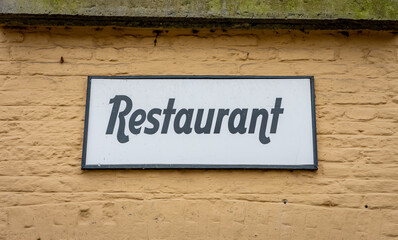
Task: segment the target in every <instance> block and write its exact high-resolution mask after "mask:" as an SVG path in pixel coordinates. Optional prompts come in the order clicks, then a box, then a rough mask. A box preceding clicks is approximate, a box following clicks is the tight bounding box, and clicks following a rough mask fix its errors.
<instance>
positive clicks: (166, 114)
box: [162, 98, 176, 134]
mask: <svg viewBox="0 0 398 240" xmlns="http://www.w3.org/2000/svg"><path fill="white" fill-rule="evenodd" d="M174 101H175V99H174V98H169V102H168V103H167V108H166V109H163V114H164V122H163V127H162V133H163V134H165V133H167V131H168V130H169V124H170V118H171V115H173V114H175V113H176V110H175V109H174V108H173V106H174Z"/></svg>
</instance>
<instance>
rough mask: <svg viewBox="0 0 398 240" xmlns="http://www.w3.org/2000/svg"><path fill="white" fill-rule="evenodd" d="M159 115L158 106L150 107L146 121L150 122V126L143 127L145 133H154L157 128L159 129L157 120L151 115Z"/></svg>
mask: <svg viewBox="0 0 398 240" xmlns="http://www.w3.org/2000/svg"><path fill="white" fill-rule="evenodd" d="M155 114H156V115H159V116H160V114H162V110H160V109H159V108H154V109H151V110H150V111H149V112H148V122H150V123H151V124H152V126H153V127H152V128H145V129H144V133H146V134H155V133H156V132H157V131H158V129H159V121H158V120H157V119H156V118H155V117H154V116H153V115H155Z"/></svg>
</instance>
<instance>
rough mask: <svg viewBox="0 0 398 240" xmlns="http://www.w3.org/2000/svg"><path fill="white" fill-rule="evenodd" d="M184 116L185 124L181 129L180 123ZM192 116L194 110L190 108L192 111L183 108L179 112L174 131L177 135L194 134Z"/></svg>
mask: <svg viewBox="0 0 398 240" xmlns="http://www.w3.org/2000/svg"><path fill="white" fill-rule="evenodd" d="M182 116H185V123H184V125H183V126H182V127H180V121H181V118H182ZM192 116H193V109H192V108H190V109H186V108H183V109H181V110H180V111H178V113H177V115H176V117H175V119H174V131H175V132H176V133H177V134H181V133H185V134H189V133H191V132H192V128H191V122H192Z"/></svg>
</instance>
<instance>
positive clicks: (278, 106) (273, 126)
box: [270, 98, 284, 133]
mask: <svg viewBox="0 0 398 240" xmlns="http://www.w3.org/2000/svg"><path fill="white" fill-rule="evenodd" d="M281 103H282V98H276V99H275V107H274V108H272V109H271V113H272V123H271V131H270V133H276V128H277V127H278V120H279V114H283V110H284V109H283V108H281Z"/></svg>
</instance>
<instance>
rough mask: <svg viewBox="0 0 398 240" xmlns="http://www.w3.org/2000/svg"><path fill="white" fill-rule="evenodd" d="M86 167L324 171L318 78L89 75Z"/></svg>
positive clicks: (84, 156)
mask: <svg viewBox="0 0 398 240" xmlns="http://www.w3.org/2000/svg"><path fill="white" fill-rule="evenodd" d="M86 101H87V103H86V119H85V131H84V144H83V158H82V169H128V168H140V169H142V168H151V169H157V168H208V169H215V168H225V169H232V168H240V169H312V170H315V169H317V150H316V129H315V104H314V80H313V77H263V76H134V77H89V78H88V84H87V100H86Z"/></svg>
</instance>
